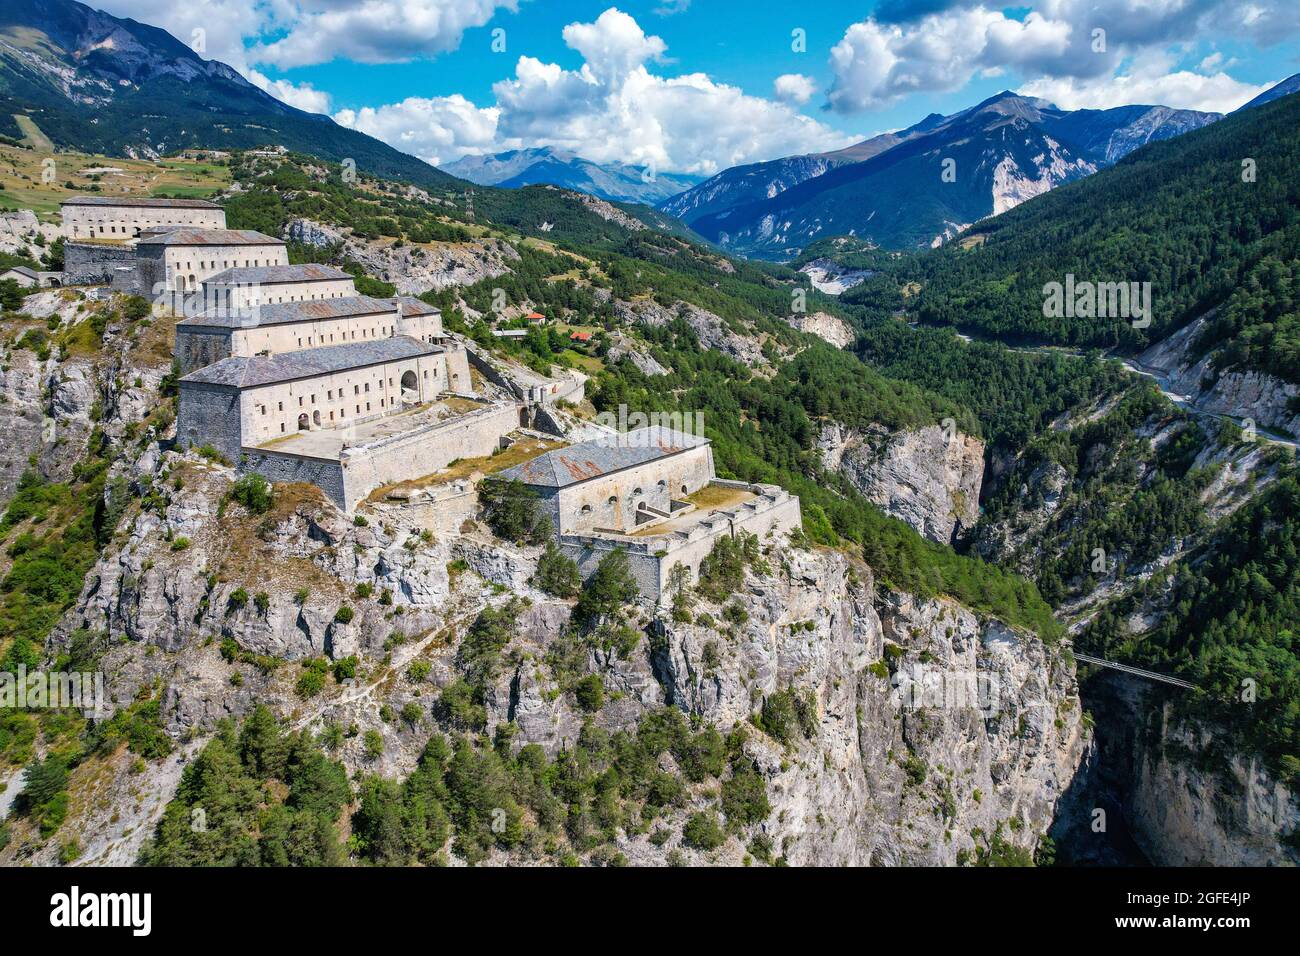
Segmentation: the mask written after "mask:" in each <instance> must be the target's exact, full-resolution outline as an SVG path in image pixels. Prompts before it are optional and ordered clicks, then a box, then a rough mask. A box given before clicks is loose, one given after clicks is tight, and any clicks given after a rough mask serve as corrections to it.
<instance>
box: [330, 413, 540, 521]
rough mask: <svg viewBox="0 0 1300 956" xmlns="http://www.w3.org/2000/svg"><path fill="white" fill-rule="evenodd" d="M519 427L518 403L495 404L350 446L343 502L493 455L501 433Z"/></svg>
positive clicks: (346, 504)
mask: <svg viewBox="0 0 1300 956" xmlns="http://www.w3.org/2000/svg"><path fill="white" fill-rule="evenodd" d="M518 427H519V406H518V405H514V404H502V405H492V406H489V407H487V408H481V409H478V410H477V411H473V412H469V413H468V414H465V415H459V416H457V417H456V418H452V419H449V420H447V421H444V422H439V423H438V424H436V425H432V426H429V427H427V428H419V429H414V430H412V431H409V432H404V433H402V434H399V435H394V436H392V437H390V438H386V439H383V440H381V441H378V442H375V443H373V444H370V445H366V446H364V447H353V448H349V449H347V450H346V451H344V452H343V461H342V464H343V480H344V495H343V499H342V507H343V508H344V509H347V510H350V509H351V508H352V507H353V506H355V505H356V503H357V502H359V501H361V500H362V499H364V498H365V497H366V496H367V495H368V494H370V492H372V491H374V490H375V489H376V488H379V487H380V486H382V485H387V484H393V483H396V482H399V481H409V480H410V479H413V478H421V477H423V476H425V475H431V474H433V473H434V472H436V471H439V470H441V469H443V468H446V467H447V465H448V464H450V463H451V462H453V461H456V460H457V459H460V458H481V457H484V456H486V455H490V454H492V452H494V451H495V450H496V449H498V448H499V447H501V438H502V437H503V436H505V435H507V434H509V433H510V432H512V431H514V430H515V429H516V428H518ZM336 500H337V499H336Z"/></svg>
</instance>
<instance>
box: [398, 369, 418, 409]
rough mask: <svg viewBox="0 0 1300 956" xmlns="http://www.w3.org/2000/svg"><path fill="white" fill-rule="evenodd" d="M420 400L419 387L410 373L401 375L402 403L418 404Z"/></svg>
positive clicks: (412, 373) (413, 375) (413, 374)
mask: <svg viewBox="0 0 1300 956" xmlns="http://www.w3.org/2000/svg"><path fill="white" fill-rule="evenodd" d="M419 400H420V385H419V381H418V380H417V379H416V377H415V373H414V372H412V371H406V372H403V373H402V401H403V402H411V403H414V402H418V401H419Z"/></svg>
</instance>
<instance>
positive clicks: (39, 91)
mask: <svg viewBox="0 0 1300 956" xmlns="http://www.w3.org/2000/svg"><path fill="white" fill-rule="evenodd" d="M15 114H17V115H25V116H27V117H29V118H30V119H31V121H32V122H34V123H36V124H37V125H38V126H39V127H40V129H41V131H42V132H43V133H44V134H45V135H46V136H48V137H49V138H50V139H51V140H52V141H53V142H54V144H55V145H56V146H57V147H60V148H64V149H76V150H80V151H82V152H88V153H98V154H106V155H124V156H130V157H132V158H156V157H158V156H160V155H163V154H165V153H169V152H175V151H178V150H181V149H186V148H203V149H248V148H252V147H257V146H264V145H267V144H269V143H275V144H278V145H282V146H284V147H285V148H287V149H290V150H293V151H299V152H303V153H308V154H311V155H314V156H319V157H321V158H323V159H327V160H331V161H334V162H339V161H342V160H343V159H352V160H354V161H355V162H356V164H357V167H358V168H359V169H362V170H365V171H367V172H372V173H375V174H378V175H385V176H391V177H395V178H401V179H405V180H407V181H409V182H412V183H415V184H416V185H419V186H425V187H459V186H460V185H461V184H460V183H459V181H458V180H456V179H455V178H454V177H452V176H449V175H447V174H446V173H444V172H442V171H440V170H438V169H435V168H434V167H433V166H430V165H429V164H428V163H426V162H424V161H423V160H421V159H418V158H416V157H415V156H410V155H408V154H406V153H403V152H401V151H399V150H396V149H394V148H393V147H391V146H389V145H387V144H385V143H382V142H380V141H379V140H377V139H374V138H372V137H370V136H367V135H366V134H364V133H361V132H358V131H357V130H352V129H347V128H346V127H343V126H340V125H338V124H337V123H335V122H334V120H332V119H330V118H329V117H328V116H324V115H321V114H317V113H307V112H304V111H302V110H299V109H296V108H294V107H292V106H289V105H288V104H286V103H282V102H281V101H279V100H277V99H276V98H275V97H273V96H271V95H270V94H269V93H266V92H264V91H262V90H260V89H258V88H257V87H256V86H254V85H253V84H251V83H249V82H248V80H246V79H244V77H242V76H240V75H239V73H238V72H237V71H236V70H234V69H233V68H232V67H230V66H228V65H227V64H225V63H222V62H220V61H218V60H205V59H203V58H202V57H201V56H199V55H198V54H197V53H195V52H194V51H193V50H192V49H190V48H189V47H188V46H186V45H185V44H184V43H182V42H181V41H179V40H177V39H176V38H175V37H173V36H172V35H171V34H169V33H167V32H166V31H165V30H161V29H159V28H157V27H152V26H149V25H147V24H142V23H139V22H137V21H135V20H131V19H126V18H120V17H114V16H112V15H110V14H107V13H103V12H102V11H98V10H95V9H93V8H91V7H88V6H86V5H85V4H82V3H78V2H76V0H42V2H40V3H37V2H36V0H7V2H6V4H5V5H4V7H3V8H2V9H0V133H4V134H6V135H10V136H14V137H16V138H21V137H22V136H23V135H24V133H23V130H22V129H21V128H20V127H19V126H18V122H17V120H16V119H14V115H15Z"/></svg>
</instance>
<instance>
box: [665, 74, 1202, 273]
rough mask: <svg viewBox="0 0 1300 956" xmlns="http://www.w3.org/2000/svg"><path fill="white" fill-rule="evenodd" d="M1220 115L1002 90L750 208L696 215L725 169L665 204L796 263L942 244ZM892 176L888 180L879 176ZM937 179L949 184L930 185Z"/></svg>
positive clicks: (728, 242) (877, 140) (704, 227)
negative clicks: (824, 248)
mask: <svg viewBox="0 0 1300 956" xmlns="http://www.w3.org/2000/svg"><path fill="white" fill-rule="evenodd" d="M1219 118H1220V114H1217V113H1201V112H1198V111H1194V110H1174V109H1171V108H1169V107H1163V106H1146V105H1133V106H1124V107H1116V108H1113V109H1110V110H1084V111H1065V110H1060V109H1058V108H1057V107H1055V106H1054V105H1052V104H1050V103H1048V102H1046V101H1044V100H1039V99H1034V98H1030V97H1024V96H1019V95H1017V94H1015V93H1012V92H1010V91H1003V92H1002V93H999V94H996V95H995V96H992V97H989V98H988V99H986V100H984V101H982V102H980V103H978V104H976V105H974V106H972V107H970V108H968V109H966V110H962V111H959V112H957V113H954V114H952V115H951V116H948V117H936V116H935V115H933V114H932V115H931V116H929V117H926V119H924V120H922V121H921V122H920V123H918V124H917V125H916V126H913V127H909V128H908V129H906V130H903V131H902V132H901V134H888V133H887V134H882V136H879V137H874V138H872V139H871V140H867V141H865V142H864V143H861V144H857V147H862V146H868V145H869V144H870V146H871V147H873V148H869V149H867V150H863V152H867V153H869V155H867V156H865V157H862V158H857V159H856V160H855V161H851V162H846V163H840V164H831V163H829V162H827V163H825V164H824V168H822V169H820V170H818V171H815V172H813V173H812V174H811V175H808V176H805V177H804V178H802V179H801V180H800V181H799V182H796V183H793V184H791V185H789V186H787V187H783V188H780V189H777V188H774V187H775V184H772V186H770V187H769V189H768V195H766V196H764V197H762V198H758V199H755V198H752V196H753V192H754V190H753V189H752V188H751V189H750V191H749V196H750V197H751V198H749V199H748V200H747V201H745V202H741V203H734V204H730V205H721V206H720V204H718V203H716V202H710V203H708V204H707V209H706V211H704V212H702V213H700V214H698V215H697V214H695V210H696V209H698V208H700V205H702V204H697V203H695V199H696V197H698V196H699V195H700V194H702V193H704V192H705V191H707V190H710V189H713V190H716V188H717V187H716V183H717V182H718V181H720V180H721V181H725V180H726V179H727V178H728V173H732V172H733V171H727V172H724V173H722V174H719V176H718V177H714V179H713V180H709V181H708V182H706V183H703V184H701V185H700V186H698V187H696V188H695V189H694V190H691V191H688V192H687V193H684V194H683V195H682V196H678V197H675V198H674V199H673V200H670V201H669V202H668V203H665V204H663V206H661V208H663V209H665V211H668V212H673V213H674V214H676V215H678V216H679V217H681V218H683V219H684V221H686V222H687V223H688V225H690V226H691V227H692V228H694V229H696V231H697V232H699V233H701V234H702V235H704V236H706V237H707V238H709V239H710V240H713V241H715V242H717V243H718V244H719V245H721V246H722V247H723V248H728V249H730V250H732V251H734V252H738V253H741V254H745V255H753V256H757V257H759V258H776V259H782V258H789V257H790V256H793V255H797V254H798V252H799V251H800V250H801V249H802V248H803V247H804V246H806V245H807V244H808V242H810V241H812V240H814V239H817V238H821V237H822V236H828V235H852V236H857V237H859V238H867V239H870V240H871V241H873V242H876V243H878V244H880V245H884V246H887V247H893V248H899V247H908V246H923V245H934V244H939V243H941V242H943V241H945V240H946V239H947V238H950V237H951V236H952V235H954V234H956V233H957V232H959V231H960V230H961V229H963V228H965V227H966V226H967V225H970V224H971V223H973V222H975V221H977V220H979V219H982V218H984V217H986V216H988V215H991V214H997V213H999V212H1003V211H1005V210H1006V209H1009V208H1012V207H1013V206H1015V205H1017V204H1018V203H1019V202H1022V201H1023V200H1024V199H1027V198H1030V197H1032V196H1034V195H1038V194H1039V193H1042V192H1046V191H1047V190H1048V189H1051V188H1052V187H1054V186H1056V185H1060V184H1061V183H1064V182H1069V181H1071V180H1073V179H1078V178H1081V177H1082V176H1086V175H1090V174H1091V173H1093V172H1095V171H1096V170H1097V169H1099V168H1101V167H1102V166H1105V165H1109V164H1111V163H1113V162H1115V161H1117V160H1118V159H1119V158H1122V156H1124V155H1127V154H1128V153H1129V152H1131V151H1132V150H1133V149H1135V148H1137V147H1138V146H1140V145H1143V144H1144V143H1146V142H1150V141H1153V140H1156V139H1165V138H1168V137H1169V136H1174V135H1179V134H1180V133H1182V132H1185V131H1187V130H1188V129H1194V128H1199V127H1200V126H1204V125H1206V124H1208V123H1211V122H1214V121H1216V120H1218V119H1219ZM891 137H892V141H891ZM857 147H850V150H853V149H855V148H857ZM798 158H802V157H798ZM949 160H950V161H951V164H949V163H948V162H947V161H949ZM782 162H788V160H777V161H773V163H774V164H776V165H775V167H773V168H779V164H780V163H782ZM738 169H740V170H745V171H748V170H749V169H751V167H738ZM886 171H888V175H889V178H888V179H886V178H877V177H884V175H885V172H886ZM945 174H947V175H945ZM900 176H901V177H902V178H899V177H900ZM936 181H937V182H938V183H941V184H942V185H943V188H941V189H938V190H936V189H935V188H933V186H934V183H935V182H936ZM854 184H857V185H856V186H855V185H854ZM949 187H952V188H949ZM713 198H715V197H714V196H710V200H712V199H713Z"/></svg>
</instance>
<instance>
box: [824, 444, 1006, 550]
mask: <svg viewBox="0 0 1300 956" xmlns="http://www.w3.org/2000/svg"><path fill="white" fill-rule="evenodd" d="M818 449H819V451H820V453H821V459H822V464H823V466H824V467H826V468H827V469H829V470H833V471H838V472H840V473H841V474H843V475H844V476H845V477H846V478H848V479H849V481H850V482H852V483H853V486H854V487H855V488H857V489H858V490H859V491H861V492H862V494H863V495H865V496H866V497H867V498H868V499H869V500H870V501H872V502H874V503H875V504H876V505H878V506H879V507H880V508H881V509H882V510H883V511H885V512H886V513H887V514H890V515H893V516H894V517H895V518H901V519H902V520H903V521H906V522H907V523H908V524H910V525H911V526H912V527H913V528H915V529H916V530H917V531H919V532H920V533H921V534H923V535H925V536H926V537H927V538H929V539H930V540H932V541H941V542H943V543H945V544H947V543H950V542H951V541H953V540H954V538H955V537H956V536H957V535H958V534H960V533H961V532H962V531H964V530H966V529H968V528H971V527H973V526H974V524H975V522H976V521H977V520H978V519H979V498H980V487H981V485H982V484H983V481H984V443H983V442H981V441H980V440H979V439H976V438H971V437H970V436H969V435H962V434H960V433H957V432H953V433H952V434H951V437H949V434H948V433H947V432H945V430H944V429H943V428H941V427H939V426H938V425H930V426H927V427H925V428H919V429H915V430H912V431H902V432H889V431H886V430H885V429H884V428H873V429H870V430H868V431H866V432H862V433H859V432H855V431H853V430H851V429H846V428H844V427H843V426H841V425H839V424H835V423H832V424H830V425H827V426H825V427H824V428H823V429H822V432H821V436H820V438H819V440H818Z"/></svg>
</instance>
